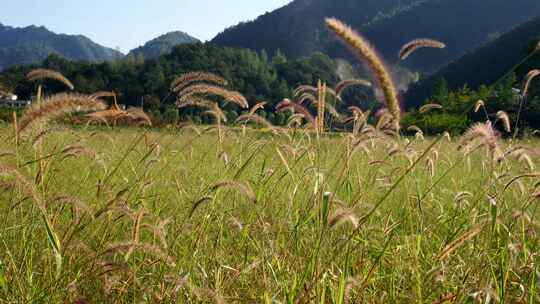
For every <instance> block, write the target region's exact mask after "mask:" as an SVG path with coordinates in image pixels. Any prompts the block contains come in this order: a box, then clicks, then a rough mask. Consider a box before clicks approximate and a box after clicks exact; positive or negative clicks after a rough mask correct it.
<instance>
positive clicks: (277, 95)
mask: <svg viewBox="0 0 540 304" xmlns="http://www.w3.org/2000/svg"><path fill="white" fill-rule="evenodd" d="M37 67H44V68H50V69H54V70H57V71H61V72H62V73H63V74H64V75H66V76H67V77H68V78H69V79H71V80H72V81H73V83H74V85H75V88H76V90H77V91H79V92H84V93H93V92H96V91H102V90H114V91H115V92H118V93H120V94H121V95H120V100H119V102H120V103H124V104H127V105H135V106H140V105H141V104H143V105H144V107H145V108H146V109H149V110H153V111H158V110H160V111H164V110H165V109H166V108H169V107H173V108H174V106H173V105H174V102H175V98H174V97H173V96H171V95H170V94H169V93H170V83H171V81H172V80H173V79H174V78H175V77H177V76H178V75H180V74H182V73H186V72H192V71H207V72H212V73H215V74H217V75H220V76H223V77H224V78H225V79H227V80H228V82H229V87H230V88H231V89H234V90H237V91H239V92H241V93H242V94H244V95H245V96H246V98H247V99H248V100H249V101H250V102H251V103H255V102H259V101H262V100H264V101H267V102H269V103H270V105H269V106H268V107H267V109H266V111H267V112H269V113H271V112H273V111H274V107H273V106H272V105H273V104H275V103H277V102H280V101H281V100H282V99H283V98H287V97H291V92H292V90H294V89H295V88H296V87H297V86H298V85H302V84H309V85H314V84H316V82H317V80H318V79H322V80H323V81H326V82H328V84H329V85H332V86H333V85H335V84H336V83H337V82H338V81H339V80H340V78H339V77H338V73H337V72H338V70H339V74H340V76H342V77H350V76H353V74H352V67H351V66H350V65H349V64H348V63H346V62H344V61H339V62H337V61H335V60H332V59H330V58H329V57H328V56H326V55H323V54H321V53H316V54H313V55H312V56H310V57H307V58H300V59H295V60H288V59H287V57H285V56H284V55H283V54H281V53H279V52H278V53H276V54H274V55H272V56H269V55H267V53H266V52H262V53H257V52H254V51H251V50H247V49H237V48H228V47H219V46H216V45H213V44H209V43H206V44H202V43H195V44H184V45H178V46H176V47H175V48H174V49H173V50H172V52H171V53H170V54H166V55H162V56H160V57H158V58H156V59H151V60H142V59H140V60H138V59H136V58H134V57H126V58H125V59H122V60H117V61H115V62H105V63H99V64H93V63H87V62H71V61H67V60H65V59H62V58H60V57H58V56H52V57H49V58H48V59H47V60H46V61H45V62H44V63H43V64H42V65H32V66H23V67H14V68H10V69H7V70H5V71H3V72H2V73H1V74H0V82H1V83H4V84H5V85H6V86H7V87H8V88H10V89H11V90H12V91H13V92H15V93H16V94H18V95H19V96H20V97H21V98H30V97H31V95H32V94H33V92H35V87H34V86H35V84H33V83H29V82H27V81H25V75H26V73H27V72H29V71H30V70H31V69H34V68H37ZM338 67H339V68H338ZM60 90H63V87H62V86H61V85H58V86H57V84H55V83H54V82H52V83H47V86H46V93H52V92H55V91H60ZM366 94H367V96H370V95H371V93H370V92H369V91H365V89H361V88H355V89H351V90H350V92H348V95H347V94H346V95H345V96H346V97H347V98H346V100H347V102H344V103H342V104H341V106H342V107H343V108H345V109H346V106H347V105H349V104H356V105H363V106H365V105H367V104H368V99H367V98H366ZM369 100H370V101H371V102H373V100H372V99H369ZM229 110H231V111H232V110H235V111H236V110H238V109H236V108H235V107H234V106H232V108H229ZM236 114H238V113H236ZM272 115H273V114H272Z"/></svg>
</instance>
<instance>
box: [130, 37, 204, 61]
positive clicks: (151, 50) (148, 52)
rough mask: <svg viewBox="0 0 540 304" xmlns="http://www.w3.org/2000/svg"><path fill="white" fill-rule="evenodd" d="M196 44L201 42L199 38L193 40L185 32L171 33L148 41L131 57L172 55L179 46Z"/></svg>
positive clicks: (135, 50)
mask: <svg viewBox="0 0 540 304" xmlns="http://www.w3.org/2000/svg"><path fill="white" fill-rule="evenodd" d="M196 42H199V40H198V39H197V38H193V37H191V36H190V35H188V34H186V33H184V32H180V31H177V32H170V33H167V34H165V35H161V36H159V37H157V38H155V39H153V40H150V41H148V42H147V43H146V44H145V45H143V46H141V47H138V48H136V49H134V50H132V51H131V52H130V53H129V55H133V56H139V55H142V56H143V57H144V58H156V57H159V56H160V55H163V54H167V53H170V52H171V51H172V49H173V48H174V47H175V46H176V45H178V44H185V43H196Z"/></svg>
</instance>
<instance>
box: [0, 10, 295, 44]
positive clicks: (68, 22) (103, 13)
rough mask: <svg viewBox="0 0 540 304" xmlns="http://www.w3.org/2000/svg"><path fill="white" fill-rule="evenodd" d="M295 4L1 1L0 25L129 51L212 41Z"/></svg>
mask: <svg viewBox="0 0 540 304" xmlns="http://www.w3.org/2000/svg"><path fill="white" fill-rule="evenodd" d="M290 1H291V0H228V1H226V0H87V1H83V0H2V15H1V17H0V22H1V23H3V24H5V25H11V26H17V27H20V26H28V25H30V24H36V25H44V26H46V27H47V28H48V29H49V30H52V31H54V32H56V33H65V34H82V35H85V36H88V37H89V38H90V39H92V40H94V41H95V42H97V43H100V44H102V45H105V46H108V47H113V48H115V47H120V49H121V51H123V52H126V51H129V50H130V49H132V48H135V47H137V46H139V45H142V44H144V43H145V42H146V41H148V40H150V39H153V38H155V37H157V36H159V35H161V34H165V33H166V32H170V31H176V30H180V31H184V32H187V33H188V34H190V35H193V36H195V37H196V38H199V39H201V40H209V39H211V38H213V37H214V36H215V35H216V34H217V33H219V32H220V31H222V30H223V29H225V28H227V27H229V26H232V25H235V24H237V23H238V22H240V21H247V20H252V19H254V18H256V17H257V16H259V15H261V14H263V13H265V12H267V11H272V10H274V9H276V8H278V7H281V6H283V5H285V4H287V3H289V2H290Z"/></svg>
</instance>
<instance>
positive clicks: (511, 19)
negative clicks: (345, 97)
mask: <svg viewBox="0 0 540 304" xmlns="http://www.w3.org/2000/svg"><path fill="white" fill-rule="evenodd" d="M537 15H540V1H536V0H515V1H512V2H509V1H506V0H408V1H405V0H403V1H400V0H378V1H376V0H366V1H363V2H362V3H361V4H360V3H359V2H358V1H355V0H335V1H329V0H295V1H293V2H291V3H289V4H288V5H285V6H283V7H281V8H279V9H277V10H275V11H273V12H269V13H266V14H264V15H261V16H259V17H258V18H257V19H255V20H253V21H249V22H243V23H240V24H238V25H236V26H233V27H230V28H228V29H226V30H224V31H223V32H221V33H219V34H218V35H217V36H216V37H215V38H214V39H212V42H214V43H216V44H219V45H224V46H237V47H246V48H250V49H254V50H259V51H260V50H262V49H265V50H266V51H267V52H269V53H273V52H275V51H276V50H277V49H279V50H281V51H282V52H284V53H285V54H286V55H287V56H289V57H292V58H297V57H302V56H305V55H309V54H310V53H313V52H316V51H322V52H324V53H326V54H328V55H329V56H331V57H334V58H339V57H343V58H349V59H350V58H351V57H352V56H351V55H350V53H349V52H348V51H347V50H346V49H344V48H343V47H342V46H341V45H339V44H338V43H337V40H336V39H335V37H334V36H333V35H332V34H331V33H329V31H328V30H327V29H326V28H325V26H324V17H336V18H338V19H340V20H342V21H344V22H346V23H348V24H350V25H351V26H352V27H353V28H354V29H356V30H358V31H359V32H360V33H362V34H363V35H364V36H365V37H366V38H367V39H368V40H370V41H371V42H372V43H373V45H374V46H375V47H376V49H378V50H379V52H380V53H381V54H382V55H383V56H384V57H385V58H386V60H387V61H388V62H389V63H391V64H396V63H398V61H397V56H396V54H397V52H398V50H399V48H400V47H401V45H402V44H404V43H406V42H408V41H409V40H412V39H414V38H420V37H421V38H424V37H425V38H434V39H440V40H443V41H444V42H445V43H447V44H448V48H447V49H445V50H439V51H438V52H432V51H430V52H424V53H425V55H424V56H422V57H417V56H415V57H413V58H411V59H410V60H408V61H407V62H404V63H400V64H401V65H403V66H405V67H407V68H410V69H414V70H420V71H424V72H433V71H435V70H436V69H437V68H440V67H442V66H444V65H445V64H447V63H448V62H450V61H451V60H454V59H456V58H458V57H459V56H461V55H463V54H464V53H465V52H466V51H468V50H470V49H473V48H476V47H478V46H480V45H481V44H482V43H484V42H485V41H487V40H488V39H489V38H490V37H492V36H493V35H498V34H502V33H504V32H506V31H508V30H510V29H512V28H513V27H515V26H517V25H518V24H521V23H523V22H525V21H527V20H528V19H530V18H532V17H535V16H537Z"/></svg>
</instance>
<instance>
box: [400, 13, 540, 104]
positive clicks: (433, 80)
mask: <svg viewBox="0 0 540 304" xmlns="http://www.w3.org/2000/svg"><path fill="white" fill-rule="evenodd" d="M539 43H540V17H537V18H534V19H532V20H530V21H528V22H526V23H524V24H522V25H520V26H518V27H516V28H515V29H513V30H512V31H510V32H508V33H506V34H504V35H502V36H501V37H500V38H498V39H496V40H495V41H493V42H490V43H487V44H486V45H484V46H482V47H480V48H478V49H476V50H474V51H471V52H469V53H467V54H466V55H464V56H463V57H461V58H459V59H458V60H456V61H454V62H452V63H450V64H448V65H447V66H445V67H444V68H442V69H441V70H439V71H438V72H437V73H435V74H433V75H431V76H429V77H427V78H426V79H423V80H422V81H420V82H419V83H417V84H415V85H413V86H411V88H410V89H409V91H408V92H407V94H406V95H405V100H407V101H408V104H407V105H408V106H415V105H417V104H419V103H422V102H423V101H424V100H426V99H427V98H429V96H430V95H431V94H432V93H433V89H434V87H435V86H436V85H437V83H438V82H439V81H440V80H441V79H444V80H445V81H446V83H447V86H448V88H449V89H457V88H459V87H462V86H463V85H465V84H467V85H468V86H470V87H472V88H477V87H478V86H480V85H481V84H492V83H494V82H496V81H497V80H498V79H500V78H501V77H503V76H504V75H505V74H506V73H507V72H508V71H510V70H512V68H513V67H514V66H516V65H518V64H520V63H521V65H520V66H519V68H518V69H517V70H516V74H517V75H516V76H517V78H518V80H521V79H522V78H523V76H524V75H525V74H526V73H527V72H528V71H529V70H531V69H534V68H536V69H537V68H540V49H539V50H538V51H537V52H536V53H534V54H533V55H532V56H529V55H530V54H531V53H532V51H533V50H534V49H535V48H539V47H540V45H539ZM524 59H526V60H525V61H523V60H524ZM409 101H414V102H413V103H412V104H410V103H409Z"/></svg>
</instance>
